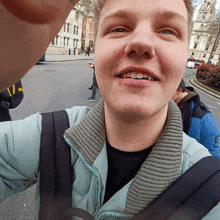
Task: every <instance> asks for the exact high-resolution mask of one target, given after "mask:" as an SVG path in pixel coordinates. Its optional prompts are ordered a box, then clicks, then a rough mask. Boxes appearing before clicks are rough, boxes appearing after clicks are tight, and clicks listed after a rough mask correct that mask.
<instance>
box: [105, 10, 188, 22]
mask: <svg viewBox="0 0 220 220" xmlns="http://www.w3.org/2000/svg"><path fill="white" fill-rule="evenodd" d="M155 14H156V16H157V18H158V17H159V18H160V19H167V20H170V19H172V18H174V17H177V18H179V19H181V20H184V21H185V22H187V20H186V19H185V18H184V16H183V15H181V14H180V13H177V12H174V11H170V10H166V9H165V10H156V12H155ZM131 15H132V11H129V13H128V11H126V10H123V9H121V10H118V11H116V12H113V13H112V14H109V15H107V16H106V17H104V19H103V20H108V19H110V18H113V17H118V18H121V19H128V18H129V17H130V16H131Z"/></svg>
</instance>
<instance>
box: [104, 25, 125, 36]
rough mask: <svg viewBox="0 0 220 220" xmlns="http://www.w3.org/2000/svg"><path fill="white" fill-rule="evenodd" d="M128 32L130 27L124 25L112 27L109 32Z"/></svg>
mask: <svg viewBox="0 0 220 220" xmlns="http://www.w3.org/2000/svg"><path fill="white" fill-rule="evenodd" d="M126 32H128V28H126V27H123V26H116V27H113V28H111V29H110V30H109V31H108V34H114V33H126Z"/></svg>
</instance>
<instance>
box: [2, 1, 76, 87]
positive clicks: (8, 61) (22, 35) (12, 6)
mask: <svg viewBox="0 0 220 220" xmlns="http://www.w3.org/2000/svg"><path fill="white" fill-rule="evenodd" d="M77 2H78V0H44V1H42V0H0V22H1V25H0V33H1V34H0V48H1V58H0V91H1V90H3V89H5V88H6V87H9V86H11V85H12V84H14V83H16V82H17V81H18V80H19V79H20V78H21V77H23V76H24V74H25V73H26V72H27V71H28V70H29V69H30V68H31V67H32V66H33V65H34V64H36V62H37V61H38V59H40V57H41V56H42V55H43V53H44V52H45V50H46V49H47V46H48V45H49V44H50V42H51V41H52V40H53V39H54V37H55V36H56V35H57V33H58V32H59V30H60V28H61V27H62V25H63V23H64V22H65V20H66V17H67V16H68V14H69V12H70V11H71V9H72V8H73V7H74V5H75V4H76V3H77ZM25 16H26V17H25ZM21 19H22V20H21Z"/></svg>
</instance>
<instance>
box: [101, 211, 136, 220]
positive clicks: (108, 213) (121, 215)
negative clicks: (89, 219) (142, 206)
mask: <svg viewBox="0 0 220 220" xmlns="http://www.w3.org/2000/svg"><path fill="white" fill-rule="evenodd" d="M104 216H106V217H107V216H111V217H117V218H120V217H123V218H132V217H133V215H125V214H116V213H112V212H105V213H102V214H101V215H100V216H99V217H98V218H97V220H101V219H102V218H103V217H104Z"/></svg>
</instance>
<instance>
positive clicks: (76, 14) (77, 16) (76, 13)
mask: <svg viewBox="0 0 220 220" xmlns="http://www.w3.org/2000/svg"><path fill="white" fill-rule="evenodd" d="M78 19H79V13H78V12H77V11H76V12H75V20H76V21H78Z"/></svg>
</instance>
